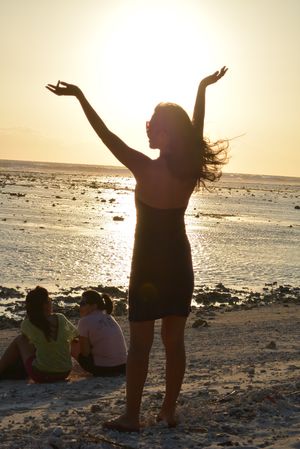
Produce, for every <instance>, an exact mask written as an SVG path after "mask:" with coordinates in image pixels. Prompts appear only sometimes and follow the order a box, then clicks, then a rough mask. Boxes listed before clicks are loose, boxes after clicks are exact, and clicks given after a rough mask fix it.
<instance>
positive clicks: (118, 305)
mask: <svg viewBox="0 0 300 449" xmlns="http://www.w3.org/2000/svg"><path fill="white" fill-rule="evenodd" d="M113 313H114V315H115V316H123V315H126V313H127V301H126V300H119V301H115V303H114V311H113Z"/></svg>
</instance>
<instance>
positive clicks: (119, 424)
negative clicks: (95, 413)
mask: <svg viewBox="0 0 300 449" xmlns="http://www.w3.org/2000/svg"><path fill="white" fill-rule="evenodd" d="M103 428H104V429H108V430H117V431H118V432H139V431H140V430H141V425H140V422H139V421H138V420H133V419H131V418H129V417H128V416H126V415H121V416H119V418H116V419H112V420H111V421H106V422H105V423H103Z"/></svg>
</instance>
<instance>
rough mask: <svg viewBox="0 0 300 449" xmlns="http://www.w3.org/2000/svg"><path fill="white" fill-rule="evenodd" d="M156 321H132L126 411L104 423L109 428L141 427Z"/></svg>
mask: <svg viewBox="0 0 300 449" xmlns="http://www.w3.org/2000/svg"><path fill="white" fill-rule="evenodd" d="M153 334H154V321H141V322H137V321H136V322H130V344H129V351H128V357H127V365H126V411H125V413H124V415H121V416H120V417H119V418H117V419H115V420H113V421H109V422H106V423H104V426H105V427H107V428H116V429H117V427H119V429H118V430H120V431H122V429H139V427H140V407H141V400H142V394H143V388H144V384H145V380H146V377H147V374H148V362H149V353H150V350H151V347H152V342H153Z"/></svg>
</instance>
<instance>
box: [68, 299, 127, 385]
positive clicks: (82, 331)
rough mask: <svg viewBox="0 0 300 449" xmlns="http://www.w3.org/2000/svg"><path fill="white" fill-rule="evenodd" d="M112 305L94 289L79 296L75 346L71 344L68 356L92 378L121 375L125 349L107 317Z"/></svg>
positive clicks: (112, 319)
mask: <svg viewBox="0 0 300 449" xmlns="http://www.w3.org/2000/svg"><path fill="white" fill-rule="evenodd" d="M112 311H113V302H112V300H111V299H110V297H109V296H108V295H100V294H99V293H98V292H97V291H95V290H87V291H85V292H83V294H82V300H81V302H80V316H81V319H80V320H79V323H78V333H79V344H76V343H73V344H72V355H73V357H75V358H76V359H77V361H78V363H79V364H80V366H81V367H82V368H83V369H84V370H85V371H87V372H89V373H91V374H93V375H94V376H117V375H120V374H125V372H126V359H127V348H126V343H125V339H124V335H123V332H122V330H121V328H120V326H119V324H118V323H117V321H116V320H115V319H114V318H113V317H112V316H111V313H112Z"/></svg>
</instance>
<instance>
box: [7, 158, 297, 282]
mask: <svg viewBox="0 0 300 449" xmlns="http://www.w3.org/2000/svg"><path fill="white" fill-rule="evenodd" d="M299 205H300V178H284V177H264V176H253V175H252V176H251V175H224V177H223V178H222V181H220V182H219V183H217V184H216V185H215V187H214V188H213V190H212V191H211V192H207V191H202V192H198V193H195V194H194V195H193V196H192V198H191V200H190V204H189V207H188V209H187V212H186V228H187V233H188V236H189V239H190V243H191V247H192V254H193V262H194V270H195V285H196V287H197V286H198V287H199V286H201V285H203V284H205V285H209V286H213V285H215V284H217V283H219V282H222V283H223V284H224V285H226V286H227V287H233V288H236V287H237V288H243V287H250V288H262V287H263V286H264V284H265V283H272V282H278V284H291V285H293V286H299V284H300V283H299V280H300V270H299V265H300V255H299V254H300V251H299V242H300V238H299V237H300V210H299V209H298V207H299ZM0 206H1V208H0V231H1V232H0V252H1V254H0V255H1V278H0V284H1V285H5V286H17V285H19V286H21V287H22V288H25V287H33V286H35V285H36V284H42V285H44V286H47V287H48V288H52V289H53V288H55V287H65V288H67V287H74V286H85V287H86V286H94V285H98V284H102V285H107V286H116V287H120V288H121V289H124V290H126V288H127V285H128V279H129V273H130V261H131V252H132V246H133V236H134V226H135V208H134V179H133V178H132V177H131V176H130V173H129V172H128V171H127V170H125V169H122V168H107V167H96V166H80V165H67V164H41V163H29V162H27V163H24V162H16V161H0Z"/></svg>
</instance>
